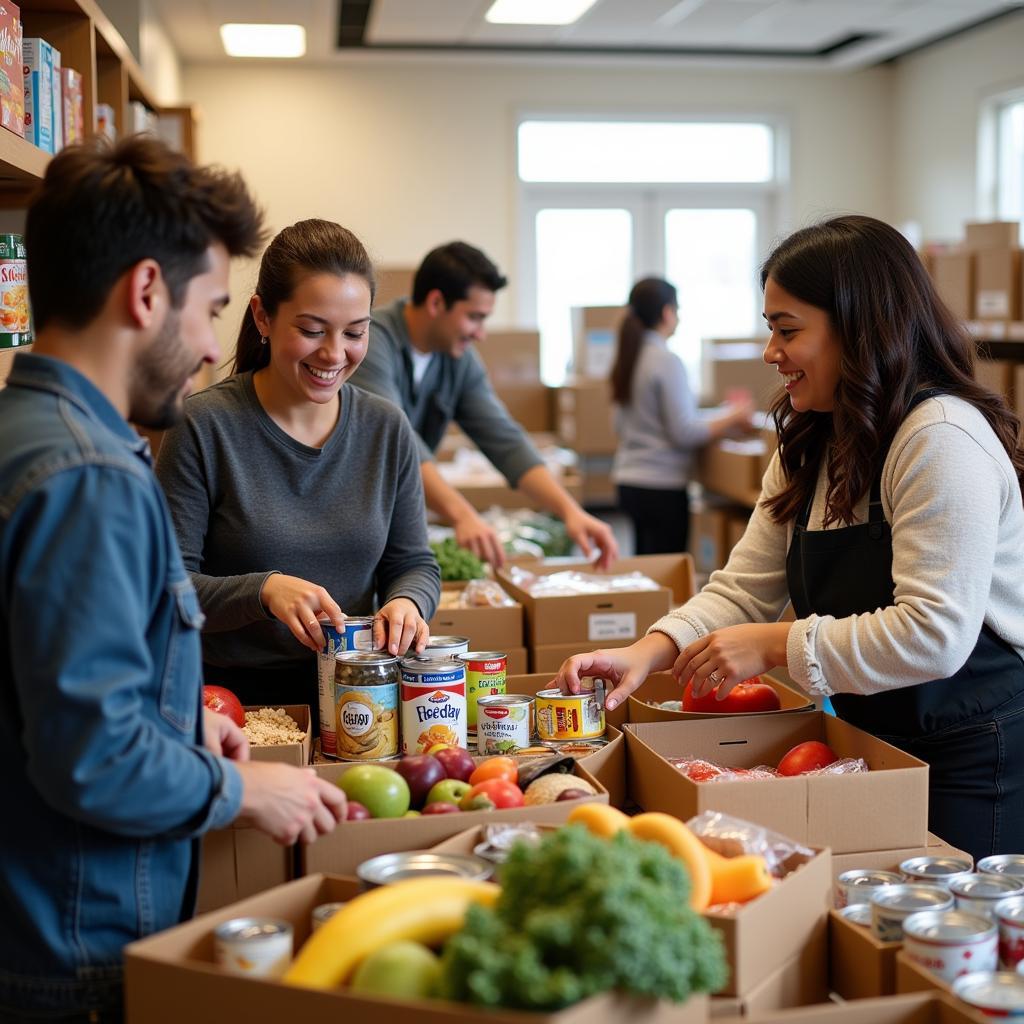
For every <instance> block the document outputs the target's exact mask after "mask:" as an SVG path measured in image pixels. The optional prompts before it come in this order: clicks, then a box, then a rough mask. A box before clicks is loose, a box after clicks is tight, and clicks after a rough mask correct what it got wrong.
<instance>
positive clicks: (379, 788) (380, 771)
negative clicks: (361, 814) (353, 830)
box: [338, 764, 409, 818]
mask: <svg viewBox="0 0 1024 1024" xmlns="http://www.w3.org/2000/svg"><path fill="white" fill-rule="evenodd" d="M338 785H339V786H340V787H341V788H342V789H343V790H344V791H345V795H346V796H347V797H348V798H349V799H350V800H356V801H358V802H359V803H361V804H362V805H363V806H364V807H365V808H366V809H367V810H368V811H369V812H370V815H371V816H372V817H374V818H400V817H402V815H403V814H405V812H406V811H407V810H409V784H408V783H407V782H406V781H405V779H403V778H402V776H401V775H399V774H398V772H396V771H392V770H391V769H390V768H385V767H384V766H383V765H379V764H357V765H355V766H354V767H352V768H349V769H348V771H346V772H345V773H344V774H343V775H342V776H341V778H340V779H338Z"/></svg>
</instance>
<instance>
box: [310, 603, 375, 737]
mask: <svg viewBox="0 0 1024 1024" xmlns="http://www.w3.org/2000/svg"><path fill="white" fill-rule="evenodd" d="M320 630H321V632H322V633H323V635H324V646H323V648H322V649H321V650H320V653H319V655H318V657H317V666H316V669H317V685H318V690H319V695H320V701H319V703H320V751H321V753H323V754H324V756H325V757H337V756H338V748H337V737H336V734H335V729H336V728H337V714H338V712H337V708H336V706H335V695H334V676H335V660H334V659H335V658H336V657H337V655H338V652H339V651H356V650H367V651H369V650H372V649H373V618H372V617H371V616H356V615H353V616H351V617H350V618H347V619H346V620H345V625H344V627H343V628H342V629H336V628H335V627H334V626H333V625H332V624H331V623H329V622H321V623H320Z"/></svg>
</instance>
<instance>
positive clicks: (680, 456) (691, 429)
mask: <svg viewBox="0 0 1024 1024" xmlns="http://www.w3.org/2000/svg"><path fill="white" fill-rule="evenodd" d="M615 427H616V430H617V431H618V435H619V447H618V450H617V451H616V453H615V462H614V464H613V466H612V479H613V480H614V481H615V482H616V483H617V484H626V485H627V486H631V487H649V488H651V489H653V490H675V489H680V488H683V487H685V486H686V484H687V481H688V480H689V479H690V474H691V471H692V468H693V454H694V452H695V451H696V449H698V448H700V447H702V446H703V445H705V444H707V442H708V439H709V437H710V436H711V432H710V429H709V427H708V423H707V420H706V419H704V418H702V417H701V414H700V412H699V411H698V409H697V401H696V399H695V398H694V396H693V392H692V391H691V390H690V386H689V383H688V382H687V379H686V367H685V366H683V362H682V360H681V359H680V358H679V356H677V355H676V354H675V353H674V352H671V351H669V349H668V346H667V344H666V342H665V339H664V338H663V337H662V336H661V335H660V334H658V333H657V332H656V331H648V332H647V333H646V334H645V335H644V342H643V346H642V347H641V349H640V354H639V356H638V357H637V361H636V366H635V367H634V369H633V387H632V391H631V394H630V402H629V405H625V406H619V407H618V408H617V409H616V414H615Z"/></svg>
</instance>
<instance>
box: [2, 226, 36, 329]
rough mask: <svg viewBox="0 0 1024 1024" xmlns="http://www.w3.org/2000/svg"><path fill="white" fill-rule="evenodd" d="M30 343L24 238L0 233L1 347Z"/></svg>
mask: <svg viewBox="0 0 1024 1024" xmlns="http://www.w3.org/2000/svg"><path fill="white" fill-rule="evenodd" d="M30 344H32V327H31V324H30V322H29V305H28V265H27V263H26V262H25V241H24V239H23V238H22V237H21V235H0V348H18V346H19V345H30Z"/></svg>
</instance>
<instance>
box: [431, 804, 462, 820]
mask: <svg viewBox="0 0 1024 1024" xmlns="http://www.w3.org/2000/svg"><path fill="white" fill-rule="evenodd" d="M422 813H423V815H424V817H425V816H426V815H428V814H461V813H462V811H461V810H459V808H458V807H456V806H455V804H450V803H448V801H447V800H435V801H434V802H433V803H432V804H427V806H426V807H424V808H423V812H422Z"/></svg>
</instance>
